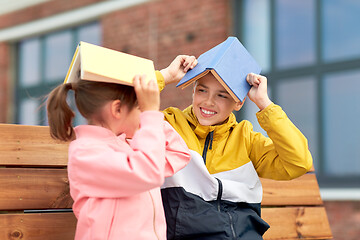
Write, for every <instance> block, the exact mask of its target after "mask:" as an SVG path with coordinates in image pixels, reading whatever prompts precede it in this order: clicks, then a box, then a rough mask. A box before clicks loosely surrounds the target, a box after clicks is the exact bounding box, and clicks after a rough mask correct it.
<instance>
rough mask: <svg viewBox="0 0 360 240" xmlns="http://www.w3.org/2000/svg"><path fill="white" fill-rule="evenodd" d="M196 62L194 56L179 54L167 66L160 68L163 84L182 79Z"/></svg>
mask: <svg viewBox="0 0 360 240" xmlns="http://www.w3.org/2000/svg"><path fill="white" fill-rule="evenodd" d="M196 64H197V60H196V58H195V57H194V56H188V55H179V56H177V57H176V58H175V59H174V60H173V61H172V62H171V63H170V65H169V66H168V67H167V68H164V69H162V70H160V72H161V74H162V75H163V77H164V80H165V85H167V84H170V83H173V82H178V81H180V79H182V78H183V77H184V75H185V73H186V72H187V71H188V70H189V69H193V68H194V67H195V66H196Z"/></svg>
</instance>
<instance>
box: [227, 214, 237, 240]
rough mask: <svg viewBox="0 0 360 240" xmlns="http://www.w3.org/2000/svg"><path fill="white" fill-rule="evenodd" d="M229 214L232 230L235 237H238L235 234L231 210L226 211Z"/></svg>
mask: <svg viewBox="0 0 360 240" xmlns="http://www.w3.org/2000/svg"><path fill="white" fill-rule="evenodd" d="M226 213H227V214H228V215H229V219H230V229H231V232H232V235H233V237H234V239H236V234H235V229H234V223H233V218H232V216H231V214H230V213H229V212H226Z"/></svg>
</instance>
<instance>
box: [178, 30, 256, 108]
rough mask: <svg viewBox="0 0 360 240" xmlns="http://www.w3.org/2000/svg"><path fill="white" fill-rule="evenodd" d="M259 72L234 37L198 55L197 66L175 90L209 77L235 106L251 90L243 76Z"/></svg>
mask: <svg viewBox="0 0 360 240" xmlns="http://www.w3.org/2000/svg"><path fill="white" fill-rule="evenodd" d="M260 72H261V68H260V66H259V65H258V64H257V62H256V61H255V59H254V58H253V57H252V56H251V55H250V53H249V52H248V51H247V50H246V49H245V47H244V46H243V45H242V44H241V43H240V41H239V40H238V39H237V38H236V37H228V38H227V39H226V40H225V41H224V42H222V43H220V44H219V45H217V46H215V47H213V48H211V49H210V50H208V51H206V52H204V53H203V54H201V55H200V56H199V58H198V64H197V65H196V66H195V67H194V68H193V69H191V70H189V71H188V72H187V73H186V74H185V76H184V77H183V78H182V79H181V80H180V81H179V83H178V84H177V85H176V86H177V87H182V88H185V87H187V86H188V85H190V84H191V83H192V82H194V81H196V80H198V79H199V78H201V77H203V76H205V75H206V74H208V73H211V74H213V75H214V77H215V78H216V79H217V80H218V81H219V82H220V83H221V85H222V86H223V87H224V88H225V89H226V90H227V92H228V93H229V94H230V95H231V97H232V98H233V99H234V100H235V101H236V102H242V101H244V98H245V97H246V95H247V93H248V92H249V90H250V87H251V86H250V85H249V83H248V82H247V81H246V76H247V75H248V74H249V73H255V74H259V73H260Z"/></svg>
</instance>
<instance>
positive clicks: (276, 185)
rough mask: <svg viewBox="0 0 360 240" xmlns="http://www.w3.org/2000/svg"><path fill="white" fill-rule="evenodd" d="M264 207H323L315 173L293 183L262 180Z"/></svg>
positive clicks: (292, 181) (294, 180)
mask: <svg viewBox="0 0 360 240" xmlns="http://www.w3.org/2000/svg"><path fill="white" fill-rule="evenodd" d="M261 183H262V186H263V191H264V195H263V200H262V203H261V204H262V205H263V206H278V205H322V204H323V202H322V200H321V196H320V191H319V186H318V182H317V179H316V176H315V174H314V173H307V174H305V175H303V176H301V177H299V178H296V179H293V180H291V181H275V180H271V179H264V178H262V179H261Z"/></svg>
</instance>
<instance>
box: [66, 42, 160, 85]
mask: <svg viewBox="0 0 360 240" xmlns="http://www.w3.org/2000/svg"><path fill="white" fill-rule="evenodd" d="M136 74H140V75H144V74H145V75H146V80H147V81H148V80H150V79H153V80H155V81H156V75H155V68H154V63H153V61H151V60H149V59H145V58H141V57H137V56H134V55H130V54H127V53H122V52H118V51H115V50H112V49H109V48H105V47H101V46H97V45H94V44H90V43H86V42H80V43H79V45H78V46H77V48H76V51H75V53H74V56H73V59H72V61H71V64H70V67H69V70H68V72H67V74H66V77H65V81H64V83H69V82H76V81H78V80H89V81H95V82H108V83H118V84H123V85H129V86H133V78H134V76H135V75H136Z"/></svg>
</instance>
